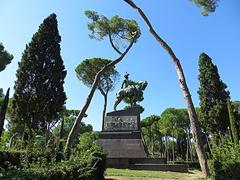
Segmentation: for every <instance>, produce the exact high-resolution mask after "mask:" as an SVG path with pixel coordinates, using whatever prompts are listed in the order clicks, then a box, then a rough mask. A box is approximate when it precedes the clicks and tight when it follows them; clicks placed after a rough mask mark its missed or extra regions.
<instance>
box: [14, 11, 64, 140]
mask: <svg viewBox="0 0 240 180" xmlns="http://www.w3.org/2000/svg"><path fill="white" fill-rule="evenodd" d="M60 41H61V37H60V35H59V32H58V23H57V19H56V15H55V14H51V15H50V16H49V17H47V18H46V19H45V20H44V21H43V23H42V24H41V25H40V26H39V29H38V32H36V33H35V34H34V35H33V37H32V41H31V42H30V43H29V44H28V45H27V46H26V49H25V51H24V53H23V55H22V59H21V62H20V63H19V68H18V70H17V74H16V76H17V80H16V82H15V86H14V89H15V93H14V96H13V109H14V110H13V111H14V112H13V114H14V121H15V122H16V123H21V124H24V125H25V127H26V128H27V131H26V132H27V133H28V134H29V135H30V136H31V135H32V130H34V131H36V130H38V129H39V127H42V128H44V129H45V128H46V124H48V123H51V122H52V121H53V120H54V119H56V117H57V116H58V112H61V111H62V107H63V105H64V104H65V100H66V94H65V92H64V88H63V84H64V78H65V76H66V70H65V67H64V65H63V60H62V58H61V55H60V50H61V49H60Z"/></svg>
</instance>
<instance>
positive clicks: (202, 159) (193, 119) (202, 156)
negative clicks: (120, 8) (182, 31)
mask: <svg viewBox="0 0 240 180" xmlns="http://www.w3.org/2000/svg"><path fill="white" fill-rule="evenodd" d="M124 1H125V2H126V3H128V4H129V5H130V6H131V7H132V8H134V9H135V10H136V11H137V12H138V13H139V14H140V16H141V17H142V18H143V20H144V21H145V22H146V24H147V26H148V28H149V31H150V33H151V34H152V35H153V37H154V38H155V39H156V40H157V42H158V43H159V44H160V45H161V46H162V47H163V48H164V49H165V50H166V51H167V53H168V54H169V56H170V58H171V59H172V61H173V63H174V65H175V69H176V72H177V75H178V80H179V85H180V88H181V90H182V93H183V96H184V100H185V102H186V104H187V109H188V114H189V119H190V123H191V127H192V133H193V138H194V141H195V146H196V151H197V155H198V159H199V163H200V166H201V169H202V171H203V173H204V175H205V177H209V176H210V173H209V169H208V164H207V156H206V153H205V151H204V148H203V142H202V139H201V136H200V135H201V131H200V128H199V124H198V120H197V115H196V111H195V108H194V105H193V102H192V98H191V94H190V92H189V90H188V87H187V83H186V80H185V77H184V73H183V69H182V67H181V64H180V61H179V59H178V58H177V57H176V55H175V54H174V52H173V51H172V49H171V48H170V46H168V44H167V43H166V42H165V41H164V40H163V39H162V38H161V37H160V36H159V35H158V34H157V33H156V31H155V30H154V29H153V27H152V25H151V23H150V21H149V20H148V18H147V17H146V15H145V14H144V12H143V11H142V10H141V9H140V8H139V7H138V6H137V5H136V4H135V3H134V2H133V1H132V0H124Z"/></svg>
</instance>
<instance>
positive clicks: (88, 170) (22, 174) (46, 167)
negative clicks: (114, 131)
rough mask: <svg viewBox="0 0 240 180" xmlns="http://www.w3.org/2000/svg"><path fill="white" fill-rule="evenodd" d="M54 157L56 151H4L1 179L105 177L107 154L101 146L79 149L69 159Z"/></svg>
mask: <svg viewBox="0 0 240 180" xmlns="http://www.w3.org/2000/svg"><path fill="white" fill-rule="evenodd" d="M1 157H3V158H1ZM50 157H54V155H52V156H51V155H50V154H39V153H38V154H31V153H26V152H10V151H9V152H7V151H5V152H0V159H1V164H2V165H1V168H0V179H1V178H6V179H16V178H17V179H36V180H38V179H40V180H41V179H44V180H45V179H46V180H48V179H49V180H50V179H58V180H65V179H69V180H71V179H76V180H78V179H81V180H101V179H104V172H105V170H106V156H105V154H104V153H103V151H102V150H101V149H100V148H99V147H97V146H93V147H91V148H90V149H89V150H88V151H86V152H80V151H78V150H76V151H75V152H73V154H72V155H71V156H70V157H69V159H68V160H64V159H62V160H61V161H56V158H53V159H52V160H51V159H50Z"/></svg>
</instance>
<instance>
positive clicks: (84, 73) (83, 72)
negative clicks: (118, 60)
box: [75, 58, 120, 93]
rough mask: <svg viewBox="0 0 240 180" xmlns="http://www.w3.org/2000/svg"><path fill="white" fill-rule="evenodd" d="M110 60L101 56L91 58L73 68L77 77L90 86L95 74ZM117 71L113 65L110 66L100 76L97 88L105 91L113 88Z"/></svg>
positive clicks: (117, 74) (117, 77) (117, 75)
mask: <svg viewBox="0 0 240 180" xmlns="http://www.w3.org/2000/svg"><path fill="white" fill-rule="evenodd" d="M111 62H112V61H111V60H108V59H102V58H92V59H86V60H84V61H82V62H81V63H80V64H79V65H78V66H77V67H76V69H75V71H76V73H77V77H78V79H79V80H80V81H82V82H83V84H84V85H86V86H88V87H91V86H92V84H93V82H94V79H95V76H96V74H97V73H98V72H99V71H100V70H101V69H102V68H103V67H104V66H106V65H107V64H109V63H111ZM119 76H120V75H119V73H118V72H117V70H116V69H115V67H111V68H110V69H109V70H108V71H107V72H105V73H104V74H103V75H102V77H101V78H100V79H101V80H100V83H99V85H98V89H101V90H102V91H104V92H105V93H106V92H108V91H111V90H113V89H114V86H115V84H116V82H117V81H118V79H119Z"/></svg>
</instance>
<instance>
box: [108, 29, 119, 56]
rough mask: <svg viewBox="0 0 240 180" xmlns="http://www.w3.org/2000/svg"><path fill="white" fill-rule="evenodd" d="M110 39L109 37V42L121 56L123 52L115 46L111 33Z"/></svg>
mask: <svg viewBox="0 0 240 180" xmlns="http://www.w3.org/2000/svg"><path fill="white" fill-rule="evenodd" d="M108 37H109V40H110V43H111V46H112V48H113V49H114V50H115V51H116V52H117V53H118V54H120V55H121V54H122V52H121V51H119V50H118V48H117V47H116V46H115V45H114V43H113V40H112V36H111V34H110V32H109V33H108Z"/></svg>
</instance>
